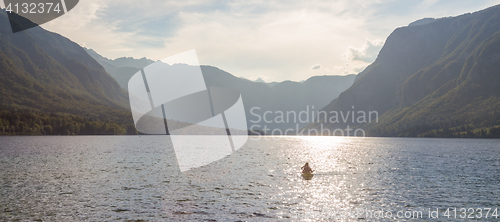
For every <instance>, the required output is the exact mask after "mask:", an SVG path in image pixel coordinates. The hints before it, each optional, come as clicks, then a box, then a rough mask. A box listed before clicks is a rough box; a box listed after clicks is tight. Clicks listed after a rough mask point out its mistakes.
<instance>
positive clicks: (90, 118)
mask: <svg viewBox="0 0 500 222" xmlns="http://www.w3.org/2000/svg"><path fill="white" fill-rule="evenodd" d="M13 16H14V18H15V20H14V21H13V24H17V25H19V26H26V25H29V23H31V21H29V20H27V19H25V18H23V17H20V16H17V15H15V14H14V15H13ZM0 93H1V95H2V96H1V97H0V110H1V112H0V130H2V131H1V132H0V133H6V134H61V133H62V134H66V133H70V134H73V133H88V134H94V133H98V134H100V133H108V134H109V133H110V132H111V131H113V130H111V131H109V127H111V125H112V128H115V129H118V130H117V131H116V133H119V134H123V133H126V130H127V126H129V125H130V124H131V123H132V122H131V115H130V113H129V111H128V108H127V107H128V98H127V94H126V91H124V90H123V89H121V88H120V86H119V85H118V83H117V82H116V81H115V80H114V79H113V78H112V77H111V76H110V75H109V74H108V73H106V71H105V70H104V68H103V67H102V66H101V65H100V64H99V63H98V62H96V61H95V60H94V59H93V58H92V57H90V56H89V55H88V54H87V52H86V51H85V50H84V49H83V48H82V47H80V46H79V45H78V44H76V43H74V42H72V41H71V40H69V39H67V38H65V37H63V36H61V35H59V34H56V33H52V32H49V31H46V30H44V29H42V28H41V27H35V28H31V29H29V30H25V31H22V32H17V33H15V34H14V33H12V30H11V27H10V23H9V19H8V17H7V13H6V12H5V11H4V10H2V11H1V13H0ZM86 123H87V126H86V125H85V124H86ZM92 124H93V126H92V127H94V128H92V127H91V126H90V125H92ZM56 125H57V126H56ZM98 125H99V129H96V128H95V127H96V126H98ZM44 126H51V127H50V128H51V130H50V132H49V131H47V130H44V129H43V128H44ZM85 127H87V128H85ZM102 127H104V128H102ZM56 128H57V129H56ZM84 128H85V129H87V130H88V131H86V132H83V131H84ZM91 128H92V129H91ZM20 129H22V130H20ZM68 129H71V130H69V131H68ZM114 132H115V131H113V132H111V134H113V133H114Z"/></svg>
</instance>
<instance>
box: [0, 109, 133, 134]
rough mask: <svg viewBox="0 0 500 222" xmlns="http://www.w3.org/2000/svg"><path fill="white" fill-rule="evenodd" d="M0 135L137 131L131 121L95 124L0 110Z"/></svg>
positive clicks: (75, 118) (82, 119) (61, 116)
mask: <svg viewBox="0 0 500 222" xmlns="http://www.w3.org/2000/svg"><path fill="white" fill-rule="evenodd" d="M0 135H137V131H136V129H135V126H134V125H133V123H132V122H131V121H130V122H129V121H122V122H116V121H111V120H109V119H107V120H96V119H92V118H90V117H85V116H77V115H71V114H57V113H44V112H39V111H30V110H0Z"/></svg>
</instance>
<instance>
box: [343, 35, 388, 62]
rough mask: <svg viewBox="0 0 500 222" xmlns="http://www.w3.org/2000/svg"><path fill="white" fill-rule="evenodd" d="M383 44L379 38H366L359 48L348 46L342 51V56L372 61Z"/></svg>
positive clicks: (351, 59)
mask: <svg viewBox="0 0 500 222" xmlns="http://www.w3.org/2000/svg"><path fill="white" fill-rule="evenodd" d="M383 45H384V42H383V41H381V40H373V41H372V40H370V39H366V43H365V45H363V46H362V47H361V48H356V47H354V46H349V48H347V50H346V51H345V52H344V55H343V56H344V57H345V58H346V59H348V60H350V61H363V62H367V63H372V62H373V61H375V58H377V55H378V53H379V51H380V49H381V48H382V46H383Z"/></svg>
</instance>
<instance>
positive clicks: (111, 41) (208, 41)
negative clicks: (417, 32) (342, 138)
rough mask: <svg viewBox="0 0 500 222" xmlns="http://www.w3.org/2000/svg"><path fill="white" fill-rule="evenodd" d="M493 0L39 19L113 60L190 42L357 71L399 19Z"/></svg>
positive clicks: (244, 61)
mask: <svg viewBox="0 0 500 222" xmlns="http://www.w3.org/2000/svg"><path fill="white" fill-rule="evenodd" d="M496 4H500V0H477V1H471V0H423V1H414V0H404V1H396V0H375V1H367V0H337V1H322V0H309V1H303V0H302V1H300V0H232V1H217V0H182V1H168V0H149V1H136V0H80V2H79V3H78V5H77V6H76V7H75V8H74V9H73V10H71V11H69V12H68V13H67V14H65V15H64V16H62V17H60V18H58V19H55V20H53V21H51V22H48V23H46V24H43V25H42V27H43V28H45V29H47V30H49V31H52V32H56V33H59V34H61V35H63V36H65V37H67V38H69V39H71V40H73V41H75V42H76V43H78V44H80V45H81V46H84V47H87V48H91V49H94V50H95V51H96V52H98V53H99V54H101V55H103V56H105V57H108V58H111V59H114V58H118V57H124V56H126V57H134V58H142V57H146V58H149V59H152V60H155V61H156V60H161V59H164V58H166V57H168V56H171V55H175V54H177V53H181V52H185V51H188V50H191V49H195V50H196V52H197V54H198V58H199V62H200V64H203V65H212V66H216V67H218V68H220V69H222V70H225V71H227V72H229V73H231V74H233V75H235V76H239V77H244V78H247V79H251V80H256V79H258V78H261V79H262V80H264V81H267V82H272V81H284V80H293V81H301V80H306V79H308V78H309V77H311V76H316V75H346V74H357V73H359V72H360V71H362V70H363V69H364V68H365V67H366V66H367V65H369V64H370V63H371V62H373V61H374V60H375V58H376V56H377V54H378V52H379V50H380V49H381V47H382V46H383V44H384V41H385V39H386V38H387V37H388V36H389V34H390V33H391V32H392V31H393V30H394V29H395V28H397V27H402V26H407V25H408V24H409V23H411V22H413V21H415V20H418V19H421V18H429V17H431V18H440V17H448V16H457V15H461V14H464V13H468V12H474V11H478V10H481V9H484V8H487V7H490V6H493V5H496Z"/></svg>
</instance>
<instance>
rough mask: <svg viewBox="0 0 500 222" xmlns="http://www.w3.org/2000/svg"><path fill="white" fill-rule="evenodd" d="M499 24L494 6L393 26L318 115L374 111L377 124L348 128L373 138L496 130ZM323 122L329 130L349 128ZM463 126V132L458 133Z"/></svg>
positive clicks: (498, 8)
mask: <svg viewBox="0 0 500 222" xmlns="http://www.w3.org/2000/svg"><path fill="white" fill-rule="evenodd" d="M498 21H500V6H493V7H490V8H487V9H484V10H481V11H478V12H474V13H467V14H464V15H460V16H457V17H446V18H440V19H437V20H434V21H433V22H430V23H427V24H421V25H413V26H406V27H400V28H397V29H396V30H394V31H393V33H391V35H390V36H389V37H388V38H387V41H386V42H385V44H384V46H383V47H382V49H381V51H380V53H379V55H378V57H377V59H376V60H375V62H374V63H372V64H371V65H369V66H368V67H367V68H366V69H365V70H364V71H363V72H361V73H360V74H359V75H358V79H357V80H356V81H355V82H354V84H353V85H352V86H351V87H350V88H349V89H347V90H346V91H344V92H343V93H341V95H340V96H339V97H338V98H337V100H334V101H332V102H331V103H330V104H329V105H328V106H327V107H325V109H324V110H325V111H329V112H331V111H334V110H335V111H344V112H346V111H348V110H351V109H352V106H354V107H355V109H356V110H373V111H377V112H378V113H379V114H380V122H378V123H376V122H372V123H368V124H366V123H351V124H350V126H351V127H355V128H362V129H364V130H367V131H368V132H369V133H368V135H371V136H442V137H447V136H453V137H460V136H470V137H472V136H480V135H479V134H482V133H483V132H481V130H482V129H486V130H488V129H490V128H493V127H495V126H497V125H499V124H500V122H499V121H498V120H499V119H500V118H497V117H495V116H496V115H497V114H496V112H497V111H496V110H498V109H499V108H500V103H499V101H500V100H499V96H500V95H499V93H498V88H499V87H498V86H499V84H500V82H499V81H498V74H497V73H498V71H495V70H498V68H499V67H497V66H498V65H496V64H498V61H499V58H500V57H499V56H498V55H499V53H500V48H499V46H498V39H499V33H500V23H499V22H498ZM481 80H482V81H481ZM460 98H461V99H460ZM449 101H453V102H449ZM486 101H489V102H488V104H485V103H486ZM495 118H496V119H495ZM484 119H489V121H486V120H484ZM325 124H326V125H327V127H328V128H329V129H335V128H345V127H346V126H347V125H348V124H346V123H334V124H331V123H328V122H327V123H324V124H323V125H325ZM320 126H321V123H319V122H317V123H315V124H311V125H309V126H308V128H316V129H317V128H319V127H320ZM462 126H468V128H470V130H469V132H467V131H466V132H463V131H457V129H456V128H457V127H462ZM417 129H418V130H417ZM445 129H446V130H449V129H453V130H455V131H453V132H452V133H449V132H444V131H445ZM473 131H474V132H473ZM490 135H491V134H490Z"/></svg>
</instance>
